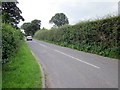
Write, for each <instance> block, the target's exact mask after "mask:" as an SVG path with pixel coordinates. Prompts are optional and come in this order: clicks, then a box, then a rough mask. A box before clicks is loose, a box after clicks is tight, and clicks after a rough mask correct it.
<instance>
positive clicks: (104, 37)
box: [34, 16, 120, 58]
mask: <svg viewBox="0 0 120 90" xmlns="http://www.w3.org/2000/svg"><path fill="white" fill-rule="evenodd" d="M119 29H120V17H119V16H113V17H108V18H104V19H97V20H94V21H85V22H81V23H78V24H76V25H73V26H70V25H66V26H63V27H60V28H56V29H51V30H39V31H38V32H36V34H35V36H34V37H35V38H36V39H39V40H45V41H50V42H52V43H56V44H58V45H62V46H65V47H70V48H74V49H77V50H81V51H85V52H90V53H95V54H99V55H102V56H107V57H112V58H120V56H119V55H120V52H119V51H120V42H119V41H120V37H119V35H120V33H119Z"/></svg>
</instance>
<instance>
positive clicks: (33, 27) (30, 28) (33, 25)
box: [21, 19, 41, 36]
mask: <svg viewBox="0 0 120 90" xmlns="http://www.w3.org/2000/svg"><path fill="white" fill-rule="evenodd" d="M40 26H41V20H37V19H35V20H33V21H31V22H27V23H24V24H23V25H22V26H21V28H22V29H24V31H25V33H26V35H31V36H33V35H34V33H35V32H36V31H37V30H39V29H40Z"/></svg>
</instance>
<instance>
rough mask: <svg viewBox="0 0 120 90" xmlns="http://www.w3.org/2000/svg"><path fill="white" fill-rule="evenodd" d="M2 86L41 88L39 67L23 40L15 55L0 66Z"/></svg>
mask: <svg viewBox="0 0 120 90" xmlns="http://www.w3.org/2000/svg"><path fill="white" fill-rule="evenodd" d="M2 74H3V75H2V87H3V89H4V88H42V77H41V73H40V68H39V65H38V63H37V61H36V60H35V58H34V57H33V55H32V54H31V52H30V50H29V48H28V46H27V44H26V43H25V42H24V41H23V42H21V43H20V48H19V50H18V51H17V52H16V54H15V56H12V57H11V58H9V62H8V63H6V64H4V65H3V66H2Z"/></svg>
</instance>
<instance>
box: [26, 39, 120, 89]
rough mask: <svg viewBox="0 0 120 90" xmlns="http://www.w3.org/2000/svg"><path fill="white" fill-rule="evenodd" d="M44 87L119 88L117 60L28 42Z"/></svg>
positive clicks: (43, 43)
mask: <svg viewBox="0 0 120 90" xmlns="http://www.w3.org/2000/svg"><path fill="white" fill-rule="evenodd" d="M27 44H28V46H29V48H30V49H31V51H32V53H33V54H34V56H35V57H36V58H37V61H38V63H41V65H42V67H43V68H44V72H45V77H46V87H47V88H118V60H116V59H112V58H107V57H102V56H99V55H96V54H91V53H86V52H82V51H77V50H73V49H70V48H66V47H61V46H58V45H54V44H50V43H46V42H43V41H38V40H33V41H27Z"/></svg>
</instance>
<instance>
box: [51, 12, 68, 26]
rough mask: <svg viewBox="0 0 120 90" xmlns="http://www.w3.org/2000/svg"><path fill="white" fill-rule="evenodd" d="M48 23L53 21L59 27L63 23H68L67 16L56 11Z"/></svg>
mask: <svg viewBox="0 0 120 90" xmlns="http://www.w3.org/2000/svg"><path fill="white" fill-rule="evenodd" d="M49 23H54V24H55V25H56V26H58V27H60V26H63V25H65V24H69V21H68V18H67V16H66V15H65V14H64V13H57V14H55V16H53V17H52V18H51V20H50V21H49Z"/></svg>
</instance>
